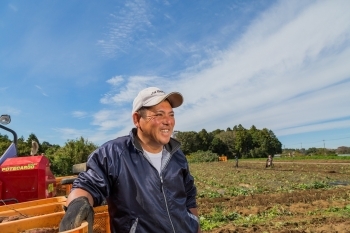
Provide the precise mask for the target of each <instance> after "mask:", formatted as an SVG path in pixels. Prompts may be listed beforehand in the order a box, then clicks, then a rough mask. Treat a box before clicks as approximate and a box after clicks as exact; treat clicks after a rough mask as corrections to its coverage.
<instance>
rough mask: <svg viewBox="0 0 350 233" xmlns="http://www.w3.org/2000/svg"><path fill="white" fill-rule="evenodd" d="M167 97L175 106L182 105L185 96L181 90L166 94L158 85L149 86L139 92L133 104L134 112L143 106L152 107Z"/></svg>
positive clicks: (172, 105)
mask: <svg viewBox="0 0 350 233" xmlns="http://www.w3.org/2000/svg"><path fill="white" fill-rule="evenodd" d="M165 99H167V100H168V101H169V103H170V105H171V107H173V108H177V107H179V106H181V104H182V103H183V97H182V95H181V93H179V92H170V93H169V94H166V93H165V92H164V91H162V90H161V89H159V88H158V87H148V88H145V89H143V90H142V91H140V92H139V94H138V95H137V96H136V98H135V99H134V102H133V105H132V114H133V113H134V112H137V111H138V110H139V109H140V108H142V107H151V106H154V105H157V104H159V103H160V102H162V101H163V100H165Z"/></svg>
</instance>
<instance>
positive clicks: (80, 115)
mask: <svg viewBox="0 0 350 233" xmlns="http://www.w3.org/2000/svg"><path fill="white" fill-rule="evenodd" d="M87 115H88V114H87V112H84V111H74V112H72V116H73V117H75V118H84V117H86V116H87Z"/></svg>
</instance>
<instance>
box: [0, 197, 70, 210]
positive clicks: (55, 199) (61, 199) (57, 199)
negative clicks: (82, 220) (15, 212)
mask: <svg viewBox="0 0 350 233" xmlns="http://www.w3.org/2000/svg"><path fill="white" fill-rule="evenodd" d="M66 200H67V198H66V197H64V196H59V197H51V198H44V199H39V200H35V201H26V202H21V203H15V204H10V205H2V206H0V212H2V211H7V210H9V208H10V209H20V208H26V207H33V206H39V205H44V204H52V203H62V202H66Z"/></svg>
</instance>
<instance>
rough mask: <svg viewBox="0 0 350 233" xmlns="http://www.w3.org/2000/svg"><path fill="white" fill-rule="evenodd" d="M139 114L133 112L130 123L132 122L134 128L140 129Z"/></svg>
mask: <svg viewBox="0 0 350 233" xmlns="http://www.w3.org/2000/svg"><path fill="white" fill-rule="evenodd" d="M140 118H141V116H140V114H138V113H137V112H134V113H133V114H132V121H133V122H134V125H135V126H136V128H139V127H140Z"/></svg>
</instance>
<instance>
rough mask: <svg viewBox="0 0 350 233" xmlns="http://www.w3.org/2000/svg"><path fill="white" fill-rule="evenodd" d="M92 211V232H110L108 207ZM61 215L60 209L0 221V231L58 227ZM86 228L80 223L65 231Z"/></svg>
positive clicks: (82, 231) (13, 232) (76, 232)
mask: <svg viewBox="0 0 350 233" xmlns="http://www.w3.org/2000/svg"><path fill="white" fill-rule="evenodd" d="M94 211H95V216H94V226H93V229H94V233H110V228H109V214H108V207H107V206H99V207H95V208H94ZM0 214H1V213H0ZM63 216H64V212H63V211H61V212H57V213H50V214H44V215H40V216H34V217H29V218H24V219H19V220H15V221H10V222H4V223H0V232H6V233H19V232H22V231H25V230H29V229H33V228H44V227H48V228H54V229H58V226H59V224H60V222H61V219H62V218H63ZM87 230H88V228H87V224H86V226H85V225H84V226H83V225H82V226H81V227H80V228H75V229H73V230H71V231H67V233H68V232H69V233H85V232H87Z"/></svg>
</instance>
